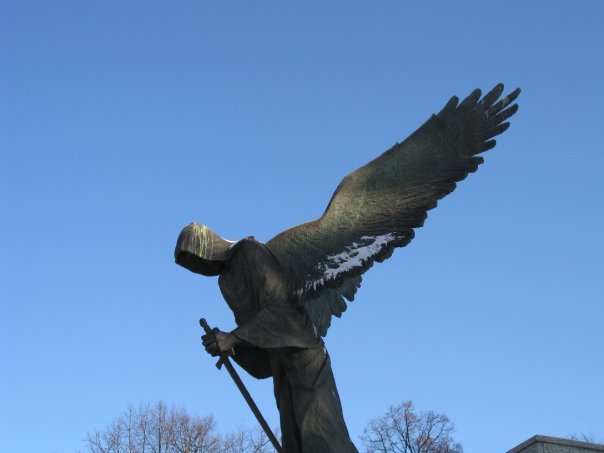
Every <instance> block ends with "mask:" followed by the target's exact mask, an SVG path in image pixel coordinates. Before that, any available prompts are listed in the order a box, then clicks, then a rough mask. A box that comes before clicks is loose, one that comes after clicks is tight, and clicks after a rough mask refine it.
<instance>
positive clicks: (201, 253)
mask: <svg viewBox="0 0 604 453" xmlns="http://www.w3.org/2000/svg"><path fill="white" fill-rule="evenodd" d="M233 244H235V242H233V241H227V240H226V239H223V238H221V237H220V236H218V235H217V234H216V233H215V232H214V231H212V230H211V229H209V228H208V227H207V226H205V225H199V224H198V223H191V224H189V225H187V226H186V227H184V228H183V230H182V231H181V232H180V235H179V236H178V240H177V241H176V249H175V250H174V259H175V260H176V263H177V264H180V265H181V266H183V267H185V268H187V269H189V270H190V271H191V272H195V273H197V274H201V275H206V276H214V275H219V274H220V271H221V269H222V267H223V266H224V263H225V261H227V260H228V259H229V257H230V249H231V246H232V245H233Z"/></svg>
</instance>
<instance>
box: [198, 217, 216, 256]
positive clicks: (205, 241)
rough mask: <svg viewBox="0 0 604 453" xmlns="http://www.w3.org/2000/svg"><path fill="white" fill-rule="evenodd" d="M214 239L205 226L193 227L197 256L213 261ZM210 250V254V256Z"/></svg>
mask: <svg viewBox="0 0 604 453" xmlns="http://www.w3.org/2000/svg"><path fill="white" fill-rule="evenodd" d="M213 242H214V241H213V238H212V235H211V234H210V232H209V231H208V227H206V226H205V225H197V224H196V225H193V246H194V247H195V253H196V255H197V256H200V257H203V258H205V259H212V250H213V248H214V247H213V245H214V244H213ZM208 250H209V254H208Z"/></svg>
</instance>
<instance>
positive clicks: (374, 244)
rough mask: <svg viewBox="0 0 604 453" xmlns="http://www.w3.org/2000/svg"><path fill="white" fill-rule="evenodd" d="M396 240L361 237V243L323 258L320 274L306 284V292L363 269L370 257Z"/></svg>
mask: <svg viewBox="0 0 604 453" xmlns="http://www.w3.org/2000/svg"><path fill="white" fill-rule="evenodd" d="M395 239H396V234H394V233H388V234H383V235H380V236H363V237H362V238H361V242H353V243H352V244H351V245H348V246H346V247H345V250H344V251H343V252H341V253H338V254H335V255H329V256H327V257H325V261H323V262H322V263H320V264H318V265H317V269H318V270H319V271H321V272H322V274H323V275H322V277H321V278H320V279H318V280H314V281H310V282H307V284H306V289H307V290H311V289H312V290H316V289H317V288H319V287H321V286H323V285H324V284H325V282H327V281H329V280H335V279H336V278H338V276H339V275H341V274H345V273H347V272H349V271H351V270H352V269H355V268H360V267H363V265H364V264H365V263H366V262H367V261H369V260H370V259H371V258H372V257H374V256H375V255H377V254H378V253H379V252H380V251H382V250H383V249H384V247H385V246H386V245H388V243H390V242H391V241H393V240H395Z"/></svg>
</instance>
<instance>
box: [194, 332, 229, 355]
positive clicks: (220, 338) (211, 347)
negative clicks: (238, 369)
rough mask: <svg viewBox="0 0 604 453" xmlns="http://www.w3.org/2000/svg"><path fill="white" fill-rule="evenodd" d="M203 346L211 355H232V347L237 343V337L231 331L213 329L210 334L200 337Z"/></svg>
mask: <svg viewBox="0 0 604 453" xmlns="http://www.w3.org/2000/svg"><path fill="white" fill-rule="evenodd" d="M201 342H202V343H203V347H204V348H205V350H206V351H207V352H208V354H210V355H211V356H212V357H216V356H219V355H233V354H234V349H233V348H234V347H235V345H236V344H237V337H236V336H235V335H233V334H232V333H228V332H221V331H220V330H218V329H216V328H215V329H214V330H213V331H212V334H211V335H210V334H206V335H203V336H202V337H201Z"/></svg>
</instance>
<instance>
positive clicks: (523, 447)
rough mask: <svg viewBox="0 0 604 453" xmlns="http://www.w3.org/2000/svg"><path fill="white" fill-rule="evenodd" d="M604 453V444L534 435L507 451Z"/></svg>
mask: <svg viewBox="0 0 604 453" xmlns="http://www.w3.org/2000/svg"><path fill="white" fill-rule="evenodd" d="M594 452H598V453H604V445H602V444H592V443H589V442H580V441H578V440H570V439H559V438H557V437H547V436H533V437H531V438H530V439H529V440H526V441H524V442H522V443H521V444H520V445H518V446H517V447H514V448H512V449H511V450H509V451H508V452H507V453H594Z"/></svg>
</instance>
